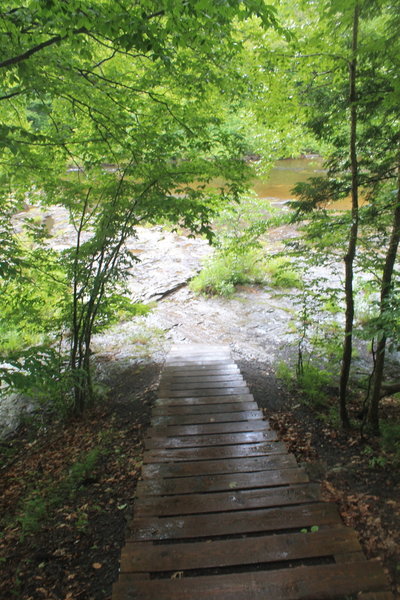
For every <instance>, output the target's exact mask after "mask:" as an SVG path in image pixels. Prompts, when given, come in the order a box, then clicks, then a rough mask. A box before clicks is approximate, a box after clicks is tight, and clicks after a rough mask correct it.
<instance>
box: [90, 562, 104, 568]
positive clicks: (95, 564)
mask: <svg viewBox="0 0 400 600" xmlns="http://www.w3.org/2000/svg"><path fill="white" fill-rule="evenodd" d="M102 566H103V565H102V564H101V563H93V564H92V567H93V569H101V567H102Z"/></svg>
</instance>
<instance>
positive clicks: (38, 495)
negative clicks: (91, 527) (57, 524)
mask: <svg viewBox="0 0 400 600" xmlns="http://www.w3.org/2000/svg"><path fill="white" fill-rule="evenodd" d="M104 453H105V450H104V448H100V447H95V448H93V449H92V450H90V451H89V452H88V453H87V454H86V455H85V456H83V457H82V458H81V460H79V461H77V462H76V463H74V464H73V465H72V466H71V468H70V470H69V472H68V473H65V474H64V476H63V477H62V478H61V480H60V481H59V482H58V483H48V485H42V486H41V487H40V488H35V489H34V490H33V491H31V492H29V493H28V495H27V497H26V498H25V499H24V500H23V502H22V504H21V507H20V510H19V516H18V523H19V525H20V527H21V538H22V539H24V538H25V537H26V535H29V534H32V533H35V532H37V531H39V530H40V529H41V528H42V527H44V526H45V525H46V523H47V522H48V520H49V519H50V518H51V513H52V511H54V510H56V509H57V508H59V507H60V506H62V505H63V503H65V502H68V500H72V499H73V498H74V497H75V496H76V494H77V493H78V491H79V488H80V487H81V485H82V484H83V483H84V481H85V479H87V477H88V476H89V475H90V474H91V473H92V472H93V470H94V468H95V467H96V464H97V463H98V461H99V459H100V457H101V456H102V455H104ZM86 517H87V515H86ZM86 517H85V515H84V514H81V515H80V516H79V518H78V522H77V527H78V529H82V528H84V527H85V525H86V523H87V518H86Z"/></svg>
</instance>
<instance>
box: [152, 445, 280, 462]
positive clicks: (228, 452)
mask: <svg viewBox="0 0 400 600" xmlns="http://www.w3.org/2000/svg"><path fill="white" fill-rule="evenodd" d="M286 452H287V450H286V447H285V445H284V444H283V443H282V442H265V443H264V442H258V443H256V444H239V445H236V444H235V445H230V446H229V445H228V446H210V447H208V448H207V447H204V448H196V453H193V452H192V448H172V449H171V448H170V449H168V450H167V449H165V448H159V449H155V450H148V451H146V452H145V453H144V455H143V462H144V463H150V462H164V461H165V462H174V461H175V462H178V461H188V460H191V461H192V460H213V459H218V458H234V457H241V456H265V455H268V454H275V453H277V454H283V453H286Z"/></svg>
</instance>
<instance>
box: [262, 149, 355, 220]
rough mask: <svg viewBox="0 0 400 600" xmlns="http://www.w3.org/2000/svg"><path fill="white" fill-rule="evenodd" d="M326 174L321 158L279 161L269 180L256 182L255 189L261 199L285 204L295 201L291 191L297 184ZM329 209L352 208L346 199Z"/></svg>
mask: <svg viewBox="0 0 400 600" xmlns="http://www.w3.org/2000/svg"><path fill="white" fill-rule="evenodd" d="M324 172H325V171H324V169H323V168H322V159H321V158H320V157H313V158H293V159H292V158H290V159H285V160H278V161H277V162H276V163H275V166H274V167H273V168H272V169H271V171H270V173H269V176H268V178H265V179H261V178H260V179H257V180H255V181H254V185H253V189H254V191H255V192H256V194H257V195H258V197H259V198H267V199H268V200H271V203H272V204H283V203H284V202H287V201H288V200H294V199H295V196H294V195H293V193H292V191H291V190H292V188H293V186H294V185H295V184H296V183H298V182H300V181H307V179H309V178H310V177H319V176H321V175H323V174H324ZM328 208H332V209H335V210H346V209H349V208H351V201H350V199H349V198H345V199H343V200H339V201H338V202H335V203H334V204H332V205H331V206H328Z"/></svg>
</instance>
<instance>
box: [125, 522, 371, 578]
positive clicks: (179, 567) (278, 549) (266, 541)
mask: <svg viewBox="0 0 400 600" xmlns="http://www.w3.org/2000/svg"><path fill="white" fill-rule="evenodd" d="M360 550H361V546H360V544H359V542H358V539H357V536H356V534H355V532H354V531H353V530H351V529H347V528H343V529H336V530H332V531H326V530H325V531H318V532H316V533H293V534H282V535H265V536H261V537H249V538H244V539H231V540H216V541H213V542H204V541H202V542H196V543H186V544H172V545H169V546H168V547H166V546H165V545H158V546H152V545H149V544H147V543H146V542H144V543H143V542H128V544H127V546H126V547H125V550H124V551H123V553H122V557H121V571H122V572H125V573H132V572H140V571H142V572H150V573H151V572H153V573H154V572H157V571H159V572H160V571H187V570H197V569H207V568H216V567H229V566H239V565H251V564H254V562H255V557H257V558H256V562H257V563H271V562H275V563H278V562H287V561H290V560H297V559H301V558H303V559H304V558H315V557H323V556H324V557H333V556H334V555H335V554H336V553H343V552H354V553H357V554H358V553H359V551H360Z"/></svg>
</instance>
